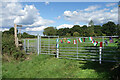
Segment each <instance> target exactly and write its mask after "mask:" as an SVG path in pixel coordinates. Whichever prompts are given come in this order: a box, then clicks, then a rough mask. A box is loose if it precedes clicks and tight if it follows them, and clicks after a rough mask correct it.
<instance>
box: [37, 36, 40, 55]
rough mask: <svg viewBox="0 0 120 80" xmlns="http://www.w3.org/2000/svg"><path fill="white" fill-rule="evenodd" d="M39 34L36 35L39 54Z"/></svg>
mask: <svg viewBox="0 0 120 80" xmlns="http://www.w3.org/2000/svg"><path fill="white" fill-rule="evenodd" d="M39 38H40V37H39V34H38V36H37V54H38V55H39V48H40V46H39Z"/></svg>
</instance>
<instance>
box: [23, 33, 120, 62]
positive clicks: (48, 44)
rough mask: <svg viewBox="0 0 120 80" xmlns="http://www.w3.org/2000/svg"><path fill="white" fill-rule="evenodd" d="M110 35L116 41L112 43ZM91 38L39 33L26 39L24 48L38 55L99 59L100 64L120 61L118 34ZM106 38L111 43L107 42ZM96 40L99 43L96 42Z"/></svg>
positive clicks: (88, 59)
mask: <svg viewBox="0 0 120 80" xmlns="http://www.w3.org/2000/svg"><path fill="white" fill-rule="evenodd" d="M109 37H112V38H113V40H114V42H112V43H110V42H109V39H108V38H109ZM90 38H91V37H70V38H59V36H40V35H38V36H37V38H36V39H24V50H25V51H26V53H30V52H32V53H37V54H38V55H39V54H48V55H56V57H57V58H66V59H77V60H86V61H99V63H100V64H101V62H119V61H120V50H119V49H118V47H117V46H115V45H116V43H115V42H116V40H117V39H116V38H118V36H100V37H93V39H92V40H90ZM93 40H94V42H93ZM106 40H108V43H109V44H110V45H107V44H106V42H105V41H106ZM96 41H97V42H98V43H97V44H95V42H96ZM100 43H101V45H102V47H101V46H100Z"/></svg>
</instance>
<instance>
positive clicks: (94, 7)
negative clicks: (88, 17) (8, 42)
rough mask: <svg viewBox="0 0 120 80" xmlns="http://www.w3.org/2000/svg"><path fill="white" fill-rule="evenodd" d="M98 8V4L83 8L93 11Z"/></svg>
mask: <svg viewBox="0 0 120 80" xmlns="http://www.w3.org/2000/svg"><path fill="white" fill-rule="evenodd" d="M98 8H100V6H89V7H88V8H86V9H84V10H85V11H94V10H96V9H98Z"/></svg>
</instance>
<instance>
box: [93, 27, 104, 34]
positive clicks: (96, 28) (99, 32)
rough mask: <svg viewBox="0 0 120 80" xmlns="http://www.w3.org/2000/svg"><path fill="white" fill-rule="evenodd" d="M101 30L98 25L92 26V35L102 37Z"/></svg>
mask: <svg viewBox="0 0 120 80" xmlns="http://www.w3.org/2000/svg"><path fill="white" fill-rule="evenodd" d="M101 28H102V27H101V26H100V25H94V33H95V35H96V36H102V31H101Z"/></svg>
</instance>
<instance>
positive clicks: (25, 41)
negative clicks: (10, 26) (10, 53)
mask: <svg viewBox="0 0 120 80" xmlns="http://www.w3.org/2000/svg"><path fill="white" fill-rule="evenodd" d="M24 51H25V52H26V40H25V39H24Z"/></svg>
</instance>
